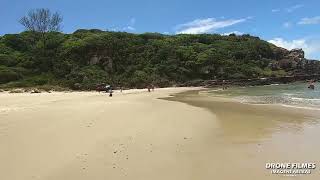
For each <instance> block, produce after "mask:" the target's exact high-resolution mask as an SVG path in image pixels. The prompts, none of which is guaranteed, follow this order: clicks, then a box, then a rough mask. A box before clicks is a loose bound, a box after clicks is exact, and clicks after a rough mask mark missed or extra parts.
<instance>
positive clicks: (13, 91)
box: [10, 89, 24, 93]
mask: <svg viewBox="0 0 320 180" xmlns="http://www.w3.org/2000/svg"><path fill="white" fill-rule="evenodd" d="M10 93H24V90H23V89H13V90H11V91H10Z"/></svg>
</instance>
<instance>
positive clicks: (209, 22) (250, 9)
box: [0, 0, 320, 59]
mask: <svg viewBox="0 0 320 180" xmlns="http://www.w3.org/2000/svg"><path fill="white" fill-rule="evenodd" d="M42 7H44V8H49V9H51V10H52V11H58V12H60V13H61V14H62V15H63V17H64V21H63V31H64V32H66V33H71V32H73V31H75V30H76V29H79V28H88V29H89V28H98V29H102V30H115V31H127V32H132V33H143V32H159V33H165V34H177V33H190V34H195V33H220V34H228V33H230V32H235V33H238V34H242V33H245V34H246V33H249V34H252V35H256V36H259V37H261V38H262V39H264V40H267V41H270V42H272V43H275V44H276V45H278V46H282V47H285V48H289V49H292V48H303V49H304V50H305V51H306V56H307V57H308V58H313V59H320V31H319V29H320V11H319V7H320V1H319V0H304V1H301V0H268V1H261V0H241V1H240V0H223V1H214V0H197V1H195V0H194V1H191V0H184V1H182V0H157V1H151V0H114V1H110V0H104V1H103V0H90V1H87V0H77V1H67V0H28V1H24V0H0V24H1V27H0V35H3V34H7V33H18V32H21V31H23V27H22V26H21V25H20V24H19V23H18V20H19V18H20V17H21V16H23V15H24V14H26V13H27V12H28V10H30V9H34V8H42Z"/></svg>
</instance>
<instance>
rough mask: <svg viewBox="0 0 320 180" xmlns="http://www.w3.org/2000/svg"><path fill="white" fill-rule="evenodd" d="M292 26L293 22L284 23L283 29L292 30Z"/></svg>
mask: <svg viewBox="0 0 320 180" xmlns="http://www.w3.org/2000/svg"><path fill="white" fill-rule="evenodd" d="M291 26H292V23H291V22H285V23H283V27H285V28H290V27H291Z"/></svg>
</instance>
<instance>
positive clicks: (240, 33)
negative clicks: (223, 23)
mask: <svg viewBox="0 0 320 180" xmlns="http://www.w3.org/2000/svg"><path fill="white" fill-rule="evenodd" d="M230 34H235V35H243V34H244V33H243V32H239V31H232V32H226V33H222V34H221V35H223V36H229V35H230Z"/></svg>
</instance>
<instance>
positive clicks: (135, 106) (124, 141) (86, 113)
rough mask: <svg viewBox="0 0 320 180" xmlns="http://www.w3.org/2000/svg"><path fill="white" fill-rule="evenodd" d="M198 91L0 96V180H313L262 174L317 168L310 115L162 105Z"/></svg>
mask: <svg viewBox="0 0 320 180" xmlns="http://www.w3.org/2000/svg"><path fill="white" fill-rule="evenodd" d="M196 89H197V88H165V89H156V91H154V92H151V93H148V92H147V91H146V90H128V91H124V92H123V93H120V92H116V93H115V94H114V96H113V97H112V98H110V97H108V95H107V94H104V93H97V92H72V93H66V92H54V93H50V94H49V93H41V94H27V93H22V94H8V93H0V102H1V104H0V160H1V162H0V172H1V173H0V179H3V180H31V179H32V180H33V179H41V180H62V179H66V180H88V179H92V180H102V179H103V180H105V179H112V180H124V179H128V180H129V179H130V180H150V179H152V180H158V179H159V180H198V179H240V180H248V179H262V180H264V179H319V178H320V174H319V170H318V169H316V170H315V171H313V172H312V174H310V175H305V176H297V177H284V176H281V175H273V174H271V173H270V170H266V169H265V163H267V162H275V161H276V162H286V161H289V162H315V163H317V165H319V166H320V161H319V160H320V155H319V154H318V152H319V151H320V148H319V147H320V143H319V141H316V139H317V136H319V135H320V127H319V125H318V123H317V122H318V119H317V118H316V115H317V112H312V113H309V112H308V113H306V112H301V111H299V112H297V111H294V110H287V109H278V110H275V108H265V107H259V106H254V108H253V106H250V107H249V105H243V104H237V103H233V102H223V101H217V102H216V103H215V104H214V105H213V106H212V105H208V104H206V103H203V102H204V101H203V100H205V99H202V102H201V103H200V101H199V99H195V98H192V97H190V98H185V97H183V98H180V99H179V97H176V98H175V99H170V98H169V100H166V99H163V98H166V97H168V96H169V95H171V94H174V93H180V92H184V91H187V90H196ZM200 98H203V97H200ZM211 103H212V102H211ZM209 106H210V107H209ZM211 106H212V107H211ZM247 115H250V116H247ZM272 117H274V118H272ZM268 120H269V121H268ZM317 168H318V167H317Z"/></svg>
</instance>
